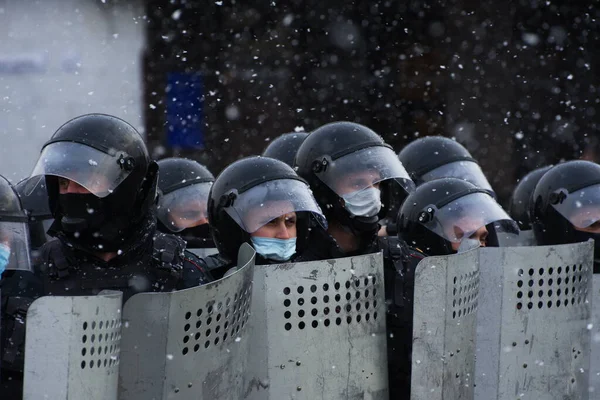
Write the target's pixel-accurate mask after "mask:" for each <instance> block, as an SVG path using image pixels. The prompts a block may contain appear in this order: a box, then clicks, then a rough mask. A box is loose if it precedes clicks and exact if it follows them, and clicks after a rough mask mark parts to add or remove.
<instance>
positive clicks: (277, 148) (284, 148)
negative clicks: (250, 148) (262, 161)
mask: <svg viewBox="0 0 600 400" xmlns="http://www.w3.org/2000/svg"><path fill="white" fill-rule="evenodd" d="M307 136H308V133H306V132H292V133H284V134H283V135H281V136H279V137H277V138H276V139H274V140H273V141H272V142H271V143H270V144H269V145H268V146H267V148H266V149H265V151H264V152H263V154H262V155H263V157H270V158H274V159H276V160H280V161H283V162H284V163H286V164H287V165H289V166H290V167H292V166H293V165H294V157H296V152H297V151H298V148H299V147H300V145H301V144H302V142H304V139H306V137H307Z"/></svg>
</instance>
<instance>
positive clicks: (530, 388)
mask: <svg viewBox="0 0 600 400" xmlns="http://www.w3.org/2000/svg"><path fill="white" fill-rule="evenodd" d="M479 251H480V253H479V256H480V260H479V262H480V266H481V283H480V284H481V286H480V290H481V292H482V293H485V296H482V297H481V298H480V303H479V310H478V328H477V353H476V354H477V363H476V377H475V383H476V388H475V396H476V398H478V399H479V398H481V399H490V400H505V399H531V400H559V399H560V400H564V399H583V400H586V399H588V398H589V393H588V390H589V382H590V380H589V371H590V336H591V335H590V330H589V326H588V325H589V324H590V315H591V304H590V303H591V290H592V286H591V285H592V260H593V243H592V242H586V243H577V244H569V245H557V246H541V247H512V248H489V247H488V248H484V249H480V250H479Z"/></svg>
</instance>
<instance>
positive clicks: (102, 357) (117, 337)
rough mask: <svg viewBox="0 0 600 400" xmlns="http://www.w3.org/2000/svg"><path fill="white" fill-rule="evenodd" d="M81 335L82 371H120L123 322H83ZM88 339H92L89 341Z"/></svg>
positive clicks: (116, 320)
mask: <svg viewBox="0 0 600 400" xmlns="http://www.w3.org/2000/svg"><path fill="white" fill-rule="evenodd" d="M82 332H83V333H82V335H81V363H80V366H81V369H86V368H94V369H101V368H113V367H115V368H114V370H113V371H111V372H110V373H114V372H115V371H116V370H118V365H119V351H120V343H121V320H120V319H115V318H113V319H110V320H106V321H96V320H91V324H90V323H88V321H83V324H82ZM88 338H91V339H90V340H88Z"/></svg>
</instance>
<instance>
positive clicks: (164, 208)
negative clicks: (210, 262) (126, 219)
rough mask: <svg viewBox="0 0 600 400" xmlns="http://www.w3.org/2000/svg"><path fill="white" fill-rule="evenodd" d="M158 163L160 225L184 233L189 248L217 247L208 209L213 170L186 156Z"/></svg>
mask: <svg viewBox="0 0 600 400" xmlns="http://www.w3.org/2000/svg"><path fill="white" fill-rule="evenodd" d="M158 167H159V175H158V189H159V198H158V206H157V217H158V229H159V230H160V231H161V232H164V233H173V234H176V235H178V236H181V237H182V238H183V239H184V240H185V241H186V242H187V248H188V249H210V248H214V247H215V245H214V243H213V241H212V238H211V235H210V232H209V227H208V215H207V210H206V207H207V204H208V194H209V192H210V188H211V186H212V184H213V182H214V181H215V177H214V176H213V174H212V173H211V172H210V171H209V170H208V169H207V168H206V167H205V166H203V165H202V164H200V163H198V162H196V161H193V160H188V159H185V158H165V159H163V160H160V161H158ZM215 252H216V251H215Z"/></svg>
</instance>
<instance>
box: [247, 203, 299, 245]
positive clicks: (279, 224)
mask: <svg viewBox="0 0 600 400" xmlns="http://www.w3.org/2000/svg"><path fill="white" fill-rule="evenodd" d="M275 215H276V216H277V217H276V218H273V216H275ZM244 223H245V224H246V226H247V227H248V229H255V231H254V232H253V233H251V235H252V236H258V237H268V238H276V239H290V238H294V237H296V213H295V212H294V208H293V206H292V204H291V203H290V202H289V201H270V202H265V203H264V204H263V205H262V207H255V208H253V209H251V210H250V211H249V212H248V215H246V217H245V218H244ZM255 227H258V229H256V228H255Z"/></svg>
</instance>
